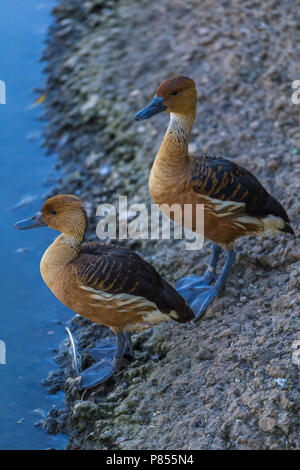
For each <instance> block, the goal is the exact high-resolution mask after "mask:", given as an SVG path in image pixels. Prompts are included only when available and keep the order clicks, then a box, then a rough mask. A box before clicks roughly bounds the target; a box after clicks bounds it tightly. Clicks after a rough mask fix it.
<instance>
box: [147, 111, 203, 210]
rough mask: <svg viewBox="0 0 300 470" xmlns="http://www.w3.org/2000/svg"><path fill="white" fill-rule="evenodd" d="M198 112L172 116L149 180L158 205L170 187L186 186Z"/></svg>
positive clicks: (151, 191)
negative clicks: (192, 135) (191, 142)
mask: <svg viewBox="0 0 300 470" xmlns="http://www.w3.org/2000/svg"><path fill="white" fill-rule="evenodd" d="M195 113H196V110H195V111H193V112H190V113H189V114H177V113H176V114H175V113H171V114H170V123H169V126H168V129H167V132H166V134H165V137H164V140H163V142H162V144H161V147H160V149H159V151H158V153H157V155H156V158H155V161H154V164H153V167H152V170H151V174H150V179H149V187H150V193H151V196H152V198H153V199H154V201H155V202H156V203H158V202H159V201H158V199H160V197H159V194H161V193H163V192H166V191H169V188H170V186H171V187H173V188H176V189H177V190H180V185H181V184H185V178H186V171H185V170H186V167H187V162H188V145H189V141H190V136H191V130H192V127H193V123H194V119H195Z"/></svg>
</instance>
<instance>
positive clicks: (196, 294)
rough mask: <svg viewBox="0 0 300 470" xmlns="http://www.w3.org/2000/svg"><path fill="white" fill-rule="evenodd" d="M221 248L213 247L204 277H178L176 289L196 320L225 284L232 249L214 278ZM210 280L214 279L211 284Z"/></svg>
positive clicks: (231, 259)
mask: <svg viewBox="0 0 300 470" xmlns="http://www.w3.org/2000/svg"><path fill="white" fill-rule="evenodd" d="M220 251H221V248H220V247H218V246H217V245H214V247H213V253H212V257H211V260H210V264H209V266H208V268H207V270H206V272H205V274H204V277H202V278H199V277H197V276H187V277H185V278H183V279H180V280H179V281H178V283H177V285H176V289H177V291H178V292H179V294H180V295H182V297H183V298H184V300H185V301H186V302H187V303H188V305H189V306H190V307H191V309H192V310H193V312H194V314H195V320H194V321H197V320H198V319H199V318H200V317H201V315H203V313H204V312H205V310H206V308H207V306H208V305H209V304H210V303H211V302H212V300H213V299H214V298H215V297H216V296H217V295H218V294H219V292H220V291H221V290H222V288H223V287H224V285H225V282H226V279H227V277H228V274H229V271H230V268H231V266H232V265H233V263H234V260H235V253H234V251H233V250H231V251H228V255H227V259H226V263H225V266H224V268H223V271H222V273H221V274H220V276H219V277H218V278H217V279H216V275H215V270H216V266H217V262H218V258H219V254H220ZM212 281H215V282H214V283H213V284H212Z"/></svg>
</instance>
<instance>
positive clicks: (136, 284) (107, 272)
mask: <svg viewBox="0 0 300 470" xmlns="http://www.w3.org/2000/svg"><path fill="white" fill-rule="evenodd" d="M72 264H73V266H74V267H75V270H76V274H77V278H78V281H79V282H80V283H81V284H83V285H85V286H87V287H90V288H93V289H95V290H101V291H105V292H107V293H110V294H116V295H117V294H127V295H132V296H138V297H144V298H145V299H147V300H149V301H151V302H153V303H155V304H156V306H157V307H158V309H159V310H160V311H161V312H163V313H170V312H171V311H172V310H175V311H176V313H177V314H178V318H174V319H176V320H177V321H180V322H185V321H189V320H191V319H193V318H194V315H193V313H192V310H191V309H190V307H189V306H188V305H187V304H186V303H185V301H184V299H183V298H182V297H181V296H180V294H178V292H177V291H176V290H175V289H174V288H173V287H172V286H171V285H170V284H169V283H168V282H167V281H165V280H164V279H163V278H162V277H161V276H160V274H159V273H158V272H157V271H156V270H155V269H154V268H153V266H151V264H149V263H147V262H146V261H145V260H144V259H143V258H141V257H140V256H139V255H138V254H137V253H135V252H134V251H131V250H128V249H126V248H122V247H119V246H116V245H105V244H103V243H98V242H85V243H83V244H82V246H81V252H80V253H79V255H78V256H77V257H76V258H75V259H74V260H73V261H72Z"/></svg>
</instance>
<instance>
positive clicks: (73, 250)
mask: <svg viewBox="0 0 300 470" xmlns="http://www.w3.org/2000/svg"><path fill="white" fill-rule="evenodd" d="M87 223H88V221H87V215H86V211H85V209H84V206H83V204H82V202H81V201H80V199H79V198H78V197H76V196H73V195H69V194H64V195H58V196H54V197H52V198H50V199H48V200H47V201H46V202H45V203H44V205H43V207H42V209H41V212H38V213H37V214H35V215H34V216H33V217H31V218H29V219H26V220H22V221H20V222H17V223H16V224H15V227H16V228H17V229H19V230H26V229H31V228H35V227H45V226H48V227H51V228H53V229H55V230H58V231H60V232H62V233H61V235H60V236H59V237H58V238H56V240H55V241H54V243H52V245H50V246H49V248H48V249H47V250H46V252H45V253H44V255H43V257H42V260H41V264H40V270H41V275H42V278H43V280H44V282H45V283H46V285H47V286H48V287H49V289H50V290H51V291H52V292H53V294H54V295H55V296H56V297H57V298H58V299H59V300H60V301H61V302H62V303H63V304H64V305H66V306H67V307H69V308H70V309H72V310H73V311H74V312H76V313H79V314H80V315H82V316H83V317H85V318H87V319H88V320H91V321H93V322H95V323H99V324H100V325H104V326H108V327H109V328H110V329H111V330H112V331H113V332H114V333H115V334H116V348H115V350H114V357H113V360H112V361H110V363H109V361H108V360H107V357H106V359H105V356H109V352H111V348H110V347H107V343H105V344H104V346H102V347H99V348H98V349H96V350H95V349H94V350H93V354H94V356H97V357H98V358H99V357H100V358H102V360H101V361H100V362H99V363H97V364H94V365H93V366H91V367H89V368H88V369H86V370H85V371H83V372H82V373H81V374H80V375H81V388H90V387H94V386H95V385H98V384H100V383H102V382H104V381H106V380H107V379H108V378H110V377H111V376H112V375H113V374H114V373H115V372H116V371H117V370H118V369H119V367H120V364H121V360H122V358H123V356H124V355H125V354H127V353H129V354H130V355H131V356H132V355H133V349H132V344H131V340H130V332H131V331H136V330H143V329H146V328H150V327H152V326H153V325H156V324H158V323H161V322H162V321H170V320H175V321H178V322H180V323H185V322H188V321H190V320H192V319H193V318H194V315H193V312H192V310H191V309H190V307H189V306H188V305H187V304H186V303H185V301H184V300H183V298H182V297H181V296H180V295H179V294H178V292H177V291H176V290H175V289H173V287H171V286H170V284H168V283H167V282H166V281H165V280H164V279H162V278H161V276H160V275H159V274H158V272H157V271H156V270H155V269H154V268H153V267H152V266H151V265H150V264H149V263H147V262H146V261H144V260H143V259H142V258H141V257H140V256H139V255H138V254H136V253H134V252H133V251H131V250H127V249H125V248H121V247H118V246H108V245H106V244H103V243H100V242H84V236H85V232H86V228H87Z"/></svg>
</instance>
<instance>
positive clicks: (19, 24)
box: [0, 0, 70, 449]
mask: <svg viewBox="0 0 300 470" xmlns="http://www.w3.org/2000/svg"><path fill="white" fill-rule="evenodd" d="M53 5H54V2H53V0H44V1H43V0H40V1H39V0H26V1H22V0H9V1H8V2H2V3H1V14H0V80H3V81H5V83H6V104H0V157H1V171H0V192H1V207H0V217H1V232H0V237H1V240H0V247H1V253H0V259H1V264H0V273H1V278H0V280H1V282H0V291H1V303H0V340H2V341H4V342H5V344H6V364H1V363H0V449H47V448H51V447H52V448H53V447H54V448H57V449H63V448H65V445H66V443H67V441H68V439H67V437H66V436H62V435H57V436H49V435H47V434H45V433H44V431H43V430H42V429H41V428H39V427H36V426H34V423H35V422H36V421H38V420H39V419H40V418H41V414H42V413H47V412H48V411H49V410H51V408H52V407H58V408H59V407H61V406H62V405H63V399H64V396H63V393H60V394H55V395H50V394H48V391H47V388H46V387H44V386H43V385H41V380H42V379H43V378H45V377H47V376H48V373H49V371H50V370H51V369H54V368H56V366H55V364H54V362H53V356H54V354H53V349H54V348H56V347H57V346H58V345H59V343H60V342H61V340H62V339H63V338H64V337H65V330H64V323H65V321H66V320H67V319H69V318H70V311H69V310H68V309H67V308H65V307H64V306H63V305H61V304H60V303H59V302H58V300H56V299H55V297H54V296H53V295H52V294H51V292H50V291H49V290H48V288H47V287H46V286H45V285H44V283H43V281H42V279H41V276H40V272H39V262H40V258H41V256H42V253H43V252H44V251H45V249H46V248H47V246H48V245H49V244H50V243H51V242H52V240H53V239H54V237H55V236H56V235H57V233H54V232H53V231H51V230H50V229H47V228H39V229H36V230H29V231H26V232H20V231H16V230H14V222H15V221H16V220H20V219H23V218H26V217H29V216H31V215H33V214H34V213H35V212H36V211H38V210H39V209H40V207H41V203H42V199H43V195H44V194H45V193H46V191H47V188H46V186H45V183H44V181H45V179H46V178H47V177H48V176H49V175H50V174H51V172H52V173H53V166H54V164H55V158H52V157H51V158H49V157H46V156H45V155H44V154H43V151H42V149H41V142H42V139H41V133H42V123H41V121H39V120H38V117H39V116H40V114H41V112H42V110H41V106H37V107H35V108H32V107H30V105H31V104H32V103H33V101H34V100H35V98H36V97H37V96H36V95H35V94H34V93H33V89H34V88H37V87H41V86H43V83H44V76H43V74H42V67H43V66H44V65H43V64H42V63H40V62H39V58H40V56H41V52H42V50H43V48H44V46H45V44H44V41H45V38H46V33H47V28H48V26H49V25H50V24H51V21H52V18H51V15H50V10H51V8H52V7H53ZM24 196H30V197H32V196H33V200H32V201H31V203H29V204H27V205H24V206H23V207H21V208H19V209H17V210H13V211H10V210H8V209H9V208H10V207H12V206H14V205H16V204H18V202H19V201H20V200H21V199H22V198H23V197H24ZM24 248H25V250H24ZM19 249H21V250H19ZM18 250H19V251H18ZM27 250H29V251H27ZM0 359H1V358H0ZM0 362H1V361H0ZM2 362H3V361H2ZM37 409H39V410H40V411H34V410H37Z"/></svg>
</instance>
